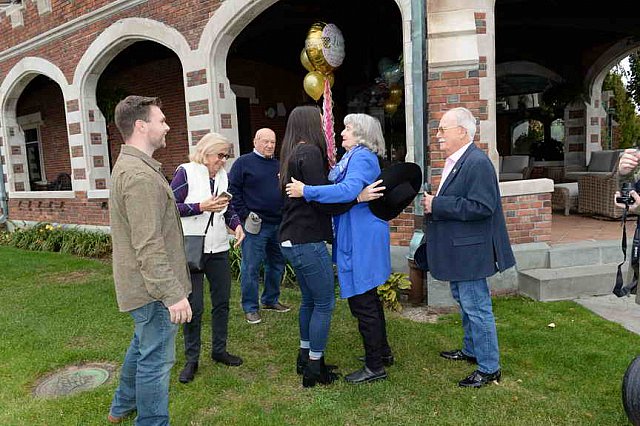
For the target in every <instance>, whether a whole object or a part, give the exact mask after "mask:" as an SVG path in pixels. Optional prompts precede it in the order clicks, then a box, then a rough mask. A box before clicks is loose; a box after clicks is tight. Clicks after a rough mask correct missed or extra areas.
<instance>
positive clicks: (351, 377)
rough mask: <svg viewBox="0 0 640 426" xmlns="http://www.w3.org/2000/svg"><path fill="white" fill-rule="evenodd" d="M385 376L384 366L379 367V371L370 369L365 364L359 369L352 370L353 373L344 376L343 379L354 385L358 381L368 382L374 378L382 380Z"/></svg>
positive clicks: (358, 382)
mask: <svg viewBox="0 0 640 426" xmlns="http://www.w3.org/2000/svg"><path fill="white" fill-rule="evenodd" d="M386 378H387V372H386V371H384V368H382V369H380V370H379V371H371V370H369V367H367V366H366V365H365V366H364V367H362V368H361V369H360V370H358V371H354V372H353V373H351V374H347V375H346V376H344V379H345V380H346V381H347V383H351V384H354V385H358V384H360V383H369V382H373V381H376V380H384V379H386Z"/></svg>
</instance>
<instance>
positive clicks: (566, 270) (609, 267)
mask: <svg viewBox="0 0 640 426" xmlns="http://www.w3.org/2000/svg"><path fill="white" fill-rule="evenodd" d="M627 265H628V263H625V264H624V265H623V267H622V271H623V278H624V279H625V280H626V279H627ZM617 267H618V264H617V263H606V264H599V265H583V266H569V267H562V268H554V269H547V268H543V269H529V270H526V271H519V272H518V291H519V292H520V293H522V294H525V295H527V296H529V297H531V298H533V299H535V300H540V301H553V300H571V299H575V298H577V297H581V296H596V295H605V294H611V291H612V289H613V286H614V284H615V279H616V272H617ZM625 283H626V281H625Z"/></svg>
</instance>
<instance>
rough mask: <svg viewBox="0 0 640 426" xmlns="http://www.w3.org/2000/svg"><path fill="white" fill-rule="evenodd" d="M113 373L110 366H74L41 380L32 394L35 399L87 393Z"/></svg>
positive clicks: (113, 369)
mask: <svg viewBox="0 0 640 426" xmlns="http://www.w3.org/2000/svg"><path fill="white" fill-rule="evenodd" d="M114 371H115V368H114V366H112V365H110V364H85V365H74V366H71V367H67V368H65V369H64V370H61V371H58V372H55V373H53V374H50V375H47V376H46V377H44V378H43V379H41V380H40V383H39V384H38V385H37V386H36V388H35V390H34V391H33V393H34V395H35V396H37V397H42V398H55V397H57V396H64V395H71V394H74V393H78V392H83V391H87V390H90V389H94V388H97V387H98V386H100V385H102V384H103V383H105V382H106V381H107V380H109V378H110V377H111V376H112V374H113V372H114Z"/></svg>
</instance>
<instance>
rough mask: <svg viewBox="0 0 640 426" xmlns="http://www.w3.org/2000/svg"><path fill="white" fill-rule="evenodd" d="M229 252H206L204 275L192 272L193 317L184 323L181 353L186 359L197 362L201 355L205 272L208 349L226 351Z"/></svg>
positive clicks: (229, 284)
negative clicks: (207, 290)
mask: <svg viewBox="0 0 640 426" xmlns="http://www.w3.org/2000/svg"><path fill="white" fill-rule="evenodd" d="M228 253H229V252H227V251H225V252H222V253H205V255H204V274H203V273H196V274H193V273H192V274H191V284H192V290H191V294H190V295H189V303H190V304H191V311H192V312H193V317H192V319H191V322H188V323H185V324H184V353H185V357H186V359H187V362H197V361H198V359H199V357H200V346H201V342H200V329H201V328H202V327H201V323H202V313H203V312H204V297H203V293H204V289H203V287H204V285H203V281H204V275H205V274H206V275H207V280H208V281H209V295H210V297H211V352H212V353H214V354H216V353H222V352H224V351H226V350H227V329H228V324H229V296H230V294H231V270H230V269H229V254H228Z"/></svg>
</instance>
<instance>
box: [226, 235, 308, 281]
mask: <svg viewBox="0 0 640 426" xmlns="http://www.w3.org/2000/svg"><path fill="white" fill-rule="evenodd" d="M234 244H235V240H231V241H230V242H229V267H230V268H231V278H233V279H234V280H237V281H240V266H241V265H242V249H241V248H240V247H237V248H236V247H234V246H233V245H234ZM262 272H263V269H262V268H260V274H262ZM282 285H283V286H285V287H295V285H296V273H295V271H294V270H293V266H291V264H290V263H289V262H287V263H286V264H285V267H284V275H283V276H282Z"/></svg>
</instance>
